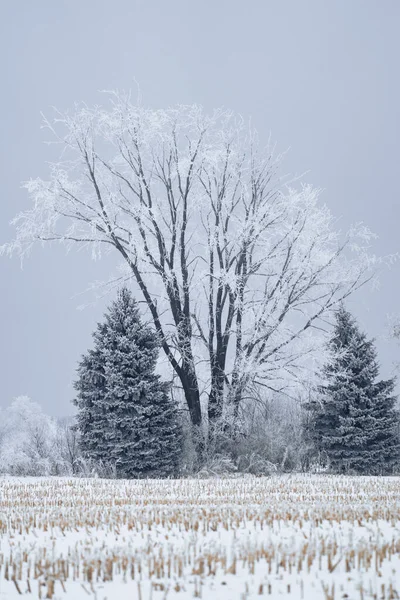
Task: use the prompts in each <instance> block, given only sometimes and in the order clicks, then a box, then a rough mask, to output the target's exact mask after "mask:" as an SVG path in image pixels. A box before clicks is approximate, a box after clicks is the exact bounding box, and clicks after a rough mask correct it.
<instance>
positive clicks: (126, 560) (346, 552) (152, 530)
mask: <svg viewBox="0 0 400 600" xmlns="http://www.w3.org/2000/svg"><path fill="white" fill-rule="evenodd" d="M0 531H1V546H0V565H1V571H0V598H7V599H9V600H14V599H15V598H19V596H20V595H21V594H22V595H25V594H27V597H31V598H43V599H44V598H54V599H55V598H71V599H72V598H73V599H76V600H81V599H86V598H90V597H92V598H97V599H98V600H103V599H104V598H107V599H108V600H114V599H115V600H128V599H129V600H150V599H152V600H163V599H168V600H171V599H180V600H187V599H189V598H204V600H236V599H237V600H242V599H243V600H244V599H250V598H259V597H263V596H266V597H267V598H268V597H269V598H280V597H285V598H288V599H300V598H304V600H315V599H317V598H322V599H325V600H329V599H341V598H349V599H350V600H358V599H360V600H363V599H365V600H366V599H367V598H376V599H381V598H384V599H386V598H387V599H389V598H390V599H392V598H398V597H399V595H398V593H399V592H400V560H399V557H400V478H378V477H377V478H372V477H365V478H362V477H360V478H353V477H330V476H300V475H299V476H282V477H273V478H269V479H268V478H243V479H213V480H177V481H158V480H149V481H109V480H96V479H90V480H89V479H63V478H60V479H54V478H46V479H16V478H6V479H1V480H0ZM29 592H30V593H29Z"/></svg>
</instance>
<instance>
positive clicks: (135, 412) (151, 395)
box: [74, 288, 181, 477]
mask: <svg viewBox="0 0 400 600" xmlns="http://www.w3.org/2000/svg"><path fill="white" fill-rule="evenodd" d="M93 338H94V349H92V350H89V352H88V353H87V354H86V355H85V356H84V357H83V358H82V360H81V362H80V364H79V368H78V380H77V381H76V383H75V388H76V390H77V392H78V394H77V398H76V400H75V401H74V402H75V404H76V406H77V407H78V417H77V424H78V428H79V430H80V434H81V440H82V442H81V445H82V452H83V454H84V456H86V457H87V458H89V459H93V460H95V461H102V462H103V463H104V464H109V465H113V467H114V468H115V470H116V473H117V475H118V476H120V477H144V476H154V477H156V476H157V477H158V476H168V475H173V474H174V473H176V472H177V468H178V463H179V458H180V444H181V428H180V425H179V419H178V415H177V409H176V406H175V404H174V403H173V402H172V400H171V398H170V395H169V386H168V384H166V383H163V382H161V381H160V377H159V376H158V375H156V373H155V368H156V363H157V358H158V353H159V343H158V339H157V337H156V335H155V334H154V333H153V331H152V330H151V329H150V328H149V327H148V326H146V325H144V324H143V323H142V321H141V318H140V314H139V310H138V307H137V304H136V302H135V301H134V299H133V298H132V295H131V293H130V292H129V290H128V289H127V288H123V289H122V290H121V291H120V292H119V294H118V298H117V300H116V301H115V302H113V303H112V305H111V307H110V308H109V310H108V312H107V313H106V315H105V321H104V323H101V324H99V325H98V327H97V330H96V331H95V333H94V334H93Z"/></svg>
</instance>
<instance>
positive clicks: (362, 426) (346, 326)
mask: <svg viewBox="0 0 400 600" xmlns="http://www.w3.org/2000/svg"><path fill="white" fill-rule="evenodd" d="M330 349H331V351H332V361H331V362H330V364H329V365H327V366H326V368H325V373H324V374H325V378H326V385H324V386H323V387H321V399H320V403H314V404H313V406H312V407H311V408H312V409H313V411H314V420H313V428H314V431H313V437H314V439H315V441H316V445H317V447H318V449H319V450H320V451H322V452H324V453H325V454H326V455H327V457H328V459H329V463H330V467H331V469H332V470H333V471H335V472H354V473H359V474H361V473H363V474H383V473H389V472H391V469H392V466H393V464H394V463H396V461H397V460H398V459H399V456H400V445H399V438H398V425H399V420H398V413H397V411H396V409H395V404H396V400H397V399H396V397H395V396H394V395H393V390H394V385H395V381H394V379H389V380H386V381H378V382H376V378H377V376H378V373H379V367H378V363H377V360H376V350H375V347H374V342H373V340H367V338H366V335H365V334H364V333H362V332H360V330H359V328H358V326H357V323H356V321H355V319H354V318H353V317H352V316H351V314H350V313H349V312H348V311H346V310H345V309H344V308H343V307H341V308H340V309H339V310H338V311H337V313H336V325H335V330H334V334H333V337H332V339H331V341H330Z"/></svg>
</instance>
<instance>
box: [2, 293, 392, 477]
mask: <svg viewBox="0 0 400 600" xmlns="http://www.w3.org/2000/svg"><path fill="white" fill-rule="evenodd" d="M159 350H160V343H159V339H158V337H157V335H156V334H155V333H154V331H153V329H152V328H151V327H150V326H149V325H147V324H146V323H144V322H143V319H142V317H141V315H140V311H139V309H138V305H137V303H136V301H135V300H134V298H133V297H132V294H131V293H130V291H129V290H128V289H127V288H123V289H122V290H120V292H119V294H118V297H117V299H116V300H115V301H114V302H113V303H112V304H111V306H110V307H109V309H108V311H107V313H106V315H105V318H104V320H103V321H102V322H101V323H99V324H98V326H97V329H96V331H95V332H94V334H93V347H92V348H91V349H89V351H88V352H87V353H86V354H85V355H84V356H83V357H82V359H81V361H80V363H79V367H78V370H77V379H76V382H75V389H76V397H75V399H74V401H73V402H74V404H75V406H76V408H77V415H76V418H75V419H72V420H67V421H57V420H55V419H52V418H50V417H49V416H47V415H45V414H43V412H42V411H41V409H40V406H39V405H37V404H35V403H34V402H32V401H30V400H29V399H28V398H26V397H20V398H17V399H16V400H14V401H13V403H12V404H11V406H10V407H9V408H7V409H6V410H5V411H3V415H2V426H1V431H0V470H1V472H3V473H10V474H16V475H63V474H68V475H85V476H90V475H99V476H105V477H127V478H133V477H135V478H136V477H174V476H190V475H200V476H209V475H219V476H221V475H227V474H233V473H248V474H253V475H269V474H272V473H276V472H290V471H303V472H306V471H311V472H316V471H327V472H332V473H352V474H375V475H382V474H391V473H396V472H398V471H399V456H400V436H399V424H400V421H399V414H398V411H397V409H396V403H397V398H396V397H395V395H394V393H393V390H394V383H395V382H394V380H393V379H389V380H386V381H384V380H379V378H378V372H379V367H378V363H377V357H376V350H375V347H374V344H373V341H371V340H368V339H367V337H366V335H365V334H364V333H362V332H361V331H360V330H359V328H358V326H357V323H356V321H355V320H354V318H353V317H352V316H351V315H350V313H349V312H348V311H346V310H345V308H344V307H343V306H340V308H339V309H338V310H337V312H336V323H335V327H334V329H333V332H332V336H331V339H330V341H329V353H328V356H329V357H330V358H329V360H328V362H327V364H326V366H325V368H324V370H323V372H321V373H320V374H319V383H318V385H314V386H313V387H312V389H309V391H308V395H307V397H306V398H298V399H296V398H290V397H287V396H286V395H285V394H282V393H276V392H275V393H274V392H268V393H266V392H265V389H264V388H262V387H258V388H255V387H253V388H250V389H249V390H248V394H247V396H246V398H245V399H244V401H243V402H242V404H241V410H240V413H238V414H234V413H233V412H230V411H229V410H226V411H225V413H224V414H223V415H222V416H221V418H220V419H219V421H218V422H217V423H216V424H215V423H214V424H213V427H212V428H211V427H209V428H208V429H207V428H206V427H205V426H203V427H201V428H199V427H195V426H193V423H192V422H191V419H190V416H189V414H188V411H187V406H186V404H185V400H184V397H183V394H181V395H180V394H179V392H180V390H179V388H178V389H177V388H176V386H175V385H174V382H173V381H167V382H165V381H162V380H161V378H160V376H159V375H158V374H157V373H156V369H157V359H158V355H159ZM179 398H180V400H179Z"/></svg>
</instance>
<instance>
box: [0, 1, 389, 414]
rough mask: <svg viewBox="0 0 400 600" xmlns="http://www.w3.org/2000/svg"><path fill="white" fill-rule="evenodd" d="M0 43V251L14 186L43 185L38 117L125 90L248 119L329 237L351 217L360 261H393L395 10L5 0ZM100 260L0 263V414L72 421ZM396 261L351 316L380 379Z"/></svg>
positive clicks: (385, 4)
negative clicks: (318, 194) (326, 218)
mask: <svg viewBox="0 0 400 600" xmlns="http://www.w3.org/2000/svg"><path fill="white" fill-rule="evenodd" d="M1 5H2V15H1V16H2V18H1V25H0V28H1V31H0V44H1V46H2V48H1V56H2V61H3V64H2V69H1V78H2V93H1V97H0V105H1V110H0V114H1V136H0V146H1V167H2V176H1V188H2V202H1V219H0V244H1V243H3V242H5V241H8V240H10V239H11V237H12V236H13V229H12V227H10V225H9V221H10V219H11V218H12V217H13V216H14V215H15V214H16V213H17V212H19V211H21V210H23V209H24V208H26V207H27V206H28V198H27V195H26V192H25V191H24V190H22V189H21V187H20V184H21V181H23V180H25V179H28V178H30V177H37V176H42V177H46V175H47V169H46V160H49V158H50V157H51V154H50V151H49V148H48V146H46V145H45V144H44V143H43V141H44V140H45V139H46V135H45V134H44V132H43V130H41V129H40V124H41V117H40V112H41V111H43V112H45V113H48V114H49V113H50V112H51V109H50V107H51V106H57V107H58V108H61V109H67V108H69V107H71V106H72V105H73V103H74V102H75V101H81V100H84V101H86V102H87V103H89V104H90V103H103V102H105V98H104V97H102V95H101V94H99V90H103V89H113V88H119V89H129V88H135V84H134V81H135V80H137V81H138V82H139V84H140V87H141V90H142V97H143V103H144V104H147V105H150V106H153V107H166V106H169V105H172V104H175V103H198V104H202V105H203V106H204V107H205V108H206V109H212V108H215V107H219V106H225V107H228V108H231V109H233V110H235V111H237V112H239V113H241V114H242V115H243V116H245V117H251V118H252V122H253V124H254V126H255V127H256V128H257V129H258V131H259V133H260V136H261V139H265V140H266V139H267V137H268V135H269V133H270V132H271V133H272V138H273V139H274V140H275V141H276V142H277V144H278V148H279V149H280V150H285V149H287V148H289V147H290V152H289V155H288V157H287V159H286V163H285V168H286V169H285V170H287V171H288V172H292V173H297V174H298V173H302V172H304V171H308V173H307V175H306V177H305V179H306V180H307V181H309V182H311V183H313V184H314V185H316V186H318V187H321V188H323V189H324V190H325V191H324V194H323V200H324V201H325V202H326V203H327V204H328V205H329V206H330V208H331V210H332V211H333V213H334V214H335V215H336V216H337V217H340V221H339V223H340V227H341V228H343V229H345V228H347V227H348V226H349V225H350V224H351V223H353V222H356V221H364V222H365V223H367V224H368V225H370V226H371V228H372V229H373V230H374V231H375V232H376V233H377V234H378V235H379V240H378V242H377V243H376V246H375V248H374V250H375V251H376V253H377V254H380V255H382V254H390V253H393V252H397V251H399V250H400V240H399V234H398V231H399V224H400V202H399V192H398V188H399V186H398V172H399V168H400V161H399V158H400V156H399V154H400V153H399V140H400V127H399V109H400V81H399V57H400V36H399V29H400V2H399V0H374V1H372V0H247V2H244V1H243V0H242V1H237V0H226V1H224V0H212V1H211V0H202V1H201V2H200V1H196V2H195V1H193V0H192V1H190V0H169V1H168V2H166V1H164V0H157V1H155V0H153V1H152V0H144V1H135V0H113V1H110V0H108V1H105V0H35V1H29V0H25V1H24V0H8V1H7V0H4V1H3V2H2V3H1ZM112 268H113V265H112V261H110V260H107V261H105V262H104V261H99V262H97V263H94V262H92V261H91V260H90V257H89V256H88V255H86V254H84V253H82V252H81V253H78V254H69V255H66V254H65V251H64V250H63V249H61V248H58V247H55V246H52V247H49V246H47V247H45V248H37V249H36V250H35V251H34V252H33V254H32V256H31V258H30V259H29V260H28V261H27V262H26V263H25V264H24V268H23V270H21V268H20V264H19V260H18V258H15V259H11V260H10V259H8V258H4V257H3V258H0V282H1V290H2V293H1V294H0V307H1V310H0V314H1V320H2V322H1V336H0V361H1V362H0V364H1V396H0V406H6V405H7V404H9V402H10V401H11V399H12V398H13V397H14V396H17V395H20V394H27V395H29V396H31V398H32V399H33V400H36V401H37V402H40V403H41V404H42V406H43V408H44V410H46V411H47V412H49V413H50V414H53V415H66V414H71V412H72V411H73V409H72V407H71V404H70V400H71V398H72V397H73V389H72V385H71V383H72V381H73V378H74V370H75V367H76V363H77V360H78V359H79V356H80V354H81V353H83V352H84V351H85V350H86V349H87V347H88V345H89V344H90V334H91V331H92V330H93V328H94V326H95V323H96V321H97V320H98V319H99V318H100V317H101V315H102V312H103V310H104V307H105V304H106V303H107V302H109V301H110V298H107V299H106V300H102V301H98V302H97V303H95V304H94V305H93V306H90V307H88V308H86V309H85V310H83V311H79V310H77V307H78V306H79V305H81V304H82V303H91V302H92V301H93V300H94V296H93V294H92V293H86V294H84V295H83V296H77V294H80V293H81V292H84V291H85V289H86V288H87V287H88V284H89V283H90V282H92V281H94V280H104V279H107V278H108V276H109V275H110V272H111V270H112ZM399 296H400V264H399V265H398V266H396V267H394V268H393V269H392V270H391V271H385V272H383V273H382V275H381V286H380V289H379V290H378V291H375V292H367V291H364V292H362V293H360V294H358V296H357V297H354V299H353V300H352V302H351V304H350V307H351V309H352V310H354V312H355V313H356V314H357V316H358V317H359V320H360V323H361V325H362V327H363V328H364V329H365V330H366V331H367V332H368V334H370V335H371V336H376V337H378V348H379V358H380V361H381V363H382V367H383V369H382V372H383V374H384V375H388V374H389V373H390V372H391V368H392V363H393V362H394V361H395V360H399V359H400V348H399V347H398V346H397V345H396V344H394V343H390V342H387V341H385V340H384V339H383V336H384V333H385V324H386V317H387V315H388V314H391V313H395V312H396V311H398V312H400V301H399Z"/></svg>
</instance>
